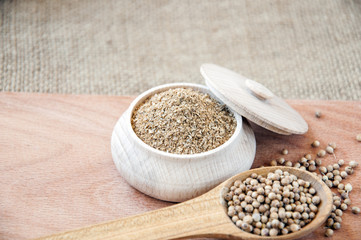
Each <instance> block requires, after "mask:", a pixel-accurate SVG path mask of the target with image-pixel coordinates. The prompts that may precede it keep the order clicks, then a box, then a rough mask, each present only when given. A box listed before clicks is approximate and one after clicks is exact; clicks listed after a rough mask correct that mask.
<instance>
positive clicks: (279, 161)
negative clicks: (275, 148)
mask: <svg viewBox="0 0 361 240" xmlns="http://www.w3.org/2000/svg"><path fill="white" fill-rule="evenodd" d="M285 162H286V160H285V159H284V158H282V157H281V158H278V159H277V163H278V164H280V165H283V164H285Z"/></svg>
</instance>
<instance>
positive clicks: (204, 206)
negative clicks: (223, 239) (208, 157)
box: [39, 191, 229, 240]
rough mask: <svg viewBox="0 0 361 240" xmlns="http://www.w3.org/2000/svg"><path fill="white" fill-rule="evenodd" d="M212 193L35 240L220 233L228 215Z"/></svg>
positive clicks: (191, 235) (186, 235)
mask: <svg viewBox="0 0 361 240" xmlns="http://www.w3.org/2000/svg"><path fill="white" fill-rule="evenodd" d="M212 192H213V191H212ZM213 195H214V194H211V195H210V194H205V195H202V196H200V197H198V198H195V199H193V200H189V201H187V202H184V203H181V204H177V205H174V206H170V207H167V208H162V209H159V210H155V211H151V212H147V213H144V214H140V215H135V216H130V217H126V218H121V219H119V220H115V221H111V222H107V223H102V224H98V225H94V226H89V227H85V228H82V229H78V230H73V231H69V232H65V233H60V234H55V235H51V236H48V237H43V238H40V239H39V240H55V239H88V240H94V239H175V238H186V237H197V236H204V237H205V236H209V237H217V236H221V235H219V234H218V233H220V232H224V231H225V229H227V226H228V227H229V218H228V216H227V215H226V213H225V211H224V210H223V209H222V205H221V204H220V197H219V196H213ZM217 195H218V194H217ZM212 196H213V197H212ZM223 225H225V226H223ZM222 226H223V227H222Z"/></svg>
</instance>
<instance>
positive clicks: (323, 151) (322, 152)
mask: <svg viewBox="0 0 361 240" xmlns="http://www.w3.org/2000/svg"><path fill="white" fill-rule="evenodd" d="M325 155H326V151H325V150H323V149H321V150H320V151H319V152H318V153H317V156H318V157H324V156H325Z"/></svg>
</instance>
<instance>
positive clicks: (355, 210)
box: [351, 207, 360, 214]
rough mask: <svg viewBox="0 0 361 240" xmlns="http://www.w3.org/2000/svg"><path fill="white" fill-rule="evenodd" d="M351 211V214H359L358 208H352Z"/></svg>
mask: <svg viewBox="0 0 361 240" xmlns="http://www.w3.org/2000/svg"><path fill="white" fill-rule="evenodd" d="M351 211H352V213H353V214H359V213H360V208H358V207H352V208H351Z"/></svg>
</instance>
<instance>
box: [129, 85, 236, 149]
mask: <svg viewBox="0 0 361 240" xmlns="http://www.w3.org/2000/svg"><path fill="white" fill-rule="evenodd" d="M131 122H132V127H133V130H134V132H135V133H136V135H137V136H138V137H139V138H140V139H141V140H142V141H143V142H145V143H146V144H148V145H150V146H151V147H153V148H155V149H158V150H161V151H165V152H169V153H176V154H195V153H201V152H206V151H209V150H212V149H214V148H217V147H218V146H220V145H222V144H223V143H225V142H226V141H227V140H228V139H229V138H230V137H231V136H232V135H233V133H234V131H235V129H236V126H237V121H236V119H235V117H234V115H233V114H232V113H231V112H230V111H229V110H228V108H227V107H226V106H225V105H222V104H220V103H219V102H217V101H216V100H215V99H213V98H212V97H211V96H210V95H209V94H206V93H202V92H200V91H197V90H194V89H192V88H171V89H169V90H166V91H163V92H160V93H157V94H155V95H152V96H150V97H149V98H148V99H146V100H145V101H144V103H143V104H141V105H140V106H139V107H137V108H136V109H135V110H134V112H133V115H132V120H131Z"/></svg>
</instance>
